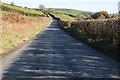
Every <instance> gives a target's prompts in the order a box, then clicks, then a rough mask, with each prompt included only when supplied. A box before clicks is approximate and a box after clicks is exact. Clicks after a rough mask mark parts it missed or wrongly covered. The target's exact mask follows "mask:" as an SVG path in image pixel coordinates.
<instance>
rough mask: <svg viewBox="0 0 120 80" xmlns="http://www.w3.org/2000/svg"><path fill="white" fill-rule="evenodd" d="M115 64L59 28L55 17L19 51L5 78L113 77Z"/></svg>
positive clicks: (116, 71) (4, 75) (5, 73)
mask: <svg viewBox="0 0 120 80" xmlns="http://www.w3.org/2000/svg"><path fill="white" fill-rule="evenodd" d="M117 75H118V64H117V62H115V61H113V60H112V59H110V58H108V57H106V56H104V55H103V54H100V53H99V52H97V51H95V50H94V49H92V48H90V47H88V46H86V45H84V44H82V43H81V42H80V41H78V40H75V39H74V38H72V37H70V36H69V35H68V34H66V33H65V32H64V31H62V30H61V29H60V28H59V27H58V25H57V23H56V21H53V23H52V24H51V25H50V26H49V27H48V28H47V29H46V30H45V31H44V32H43V33H42V34H41V35H39V36H37V37H36V38H35V39H34V40H33V41H32V42H31V44H29V45H28V46H27V47H26V48H25V49H24V50H23V51H22V53H20V56H19V57H17V58H16V60H15V61H14V62H13V63H12V65H11V67H9V68H8V69H7V70H6V71H4V74H3V77H4V78H116V77H117Z"/></svg>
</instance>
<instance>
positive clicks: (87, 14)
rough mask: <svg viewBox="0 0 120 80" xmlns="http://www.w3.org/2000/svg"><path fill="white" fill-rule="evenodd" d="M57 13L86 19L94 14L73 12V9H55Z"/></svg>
mask: <svg viewBox="0 0 120 80" xmlns="http://www.w3.org/2000/svg"><path fill="white" fill-rule="evenodd" d="M55 12H58V13H63V14H67V15H72V16H77V15H78V14H81V15H82V16H84V17H90V15H92V14H93V13H92V12H88V11H80V10H73V9H55Z"/></svg>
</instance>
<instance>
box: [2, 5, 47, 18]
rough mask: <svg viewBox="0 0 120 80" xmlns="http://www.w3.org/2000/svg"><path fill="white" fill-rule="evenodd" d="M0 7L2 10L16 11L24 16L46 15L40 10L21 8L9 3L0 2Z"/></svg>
mask: <svg viewBox="0 0 120 80" xmlns="http://www.w3.org/2000/svg"><path fill="white" fill-rule="evenodd" d="M0 8H1V9H2V11H14V12H18V13H20V14H22V15H25V16H41V17H47V15H46V14H44V13H43V12H42V11H36V10H32V9H27V8H22V7H20V6H13V5H9V4H6V3H1V7H0Z"/></svg>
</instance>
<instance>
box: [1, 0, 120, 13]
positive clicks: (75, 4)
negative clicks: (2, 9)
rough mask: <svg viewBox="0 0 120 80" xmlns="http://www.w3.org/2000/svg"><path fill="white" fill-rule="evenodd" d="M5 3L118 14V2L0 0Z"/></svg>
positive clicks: (104, 0)
mask: <svg viewBox="0 0 120 80" xmlns="http://www.w3.org/2000/svg"><path fill="white" fill-rule="evenodd" d="M1 1H2V2H5V3H10V2H14V4H15V5H19V6H23V7H25V6H27V7H30V8H38V6H39V5H40V4H43V5H44V6H45V7H47V8H70V9H77V10H83V11H92V12H98V11H108V12H109V13H117V12H118V2H119V0H99V1H98V0H1Z"/></svg>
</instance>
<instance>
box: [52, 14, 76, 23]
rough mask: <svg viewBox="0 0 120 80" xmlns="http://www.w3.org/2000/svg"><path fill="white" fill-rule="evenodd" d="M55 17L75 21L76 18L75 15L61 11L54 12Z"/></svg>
mask: <svg viewBox="0 0 120 80" xmlns="http://www.w3.org/2000/svg"><path fill="white" fill-rule="evenodd" d="M52 14H53V15H54V16H55V17H57V18H60V19H62V20H65V21H75V19H74V18H73V17H70V16H68V15H65V14H60V13H55V12H54V13H52Z"/></svg>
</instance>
